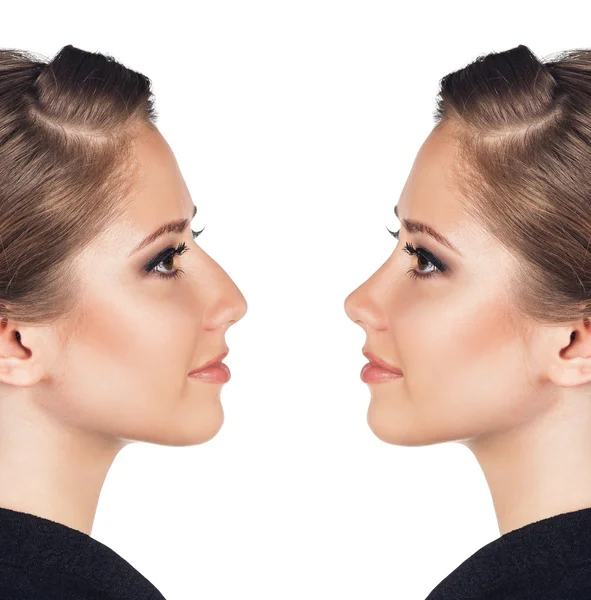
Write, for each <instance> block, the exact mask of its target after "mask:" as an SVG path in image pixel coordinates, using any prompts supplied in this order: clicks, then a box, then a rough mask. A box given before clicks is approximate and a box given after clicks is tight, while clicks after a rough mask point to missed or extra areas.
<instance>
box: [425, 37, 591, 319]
mask: <svg viewBox="0 0 591 600" xmlns="http://www.w3.org/2000/svg"><path fill="white" fill-rule="evenodd" d="M435 121H436V126H435V129H437V128H439V127H442V126H443V125H444V124H445V123H447V122H450V124H452V125H453V131H454V132H456V133H455V140H456V141H457V142H459V143H458V144H457V157H458V159H459V160H457V161H455V162H454V168H453V177H454V182H455V183H457V185H458V186H459V188H460V189H461V190H462V195H463V196H465V198H466V202H465V203H464V204H465V206H464V205H463V208H464V209H465V211H466V213H468V214H470V215H471V216H472V217H473V218H474V219H476V220H477V221H478V223H479V224H480V225H481V226H483V227H484V228H485V229H486V230H488V231H489V232H490V233H491V234H492V235H493V236H494V237H495V238H496V239H497V240H498V241H499V242H500V243H501V244H502V245H503V246H505V247H506V248H507V249H508V250H509V251H510V252H511V254H512V255H513V257H515V258H516V270H515V273H514V274H513V277H512V279H511V281H510V283H509V285H508V290H510V296H511V297H512V300H513V302H514V304H515V306H516V308H517V310H518V311H519V313H520V314H521V315H523V316H524V317H526V318H529V319H532V320H533V321H538V322H542V323H556V324H565V323H568V322H572V321H577V320H580V319H582V318H584V317H585V316H586V315H590V314H591V256H589V251H590V249H591V177H590V174H591V51H590V50H570V51H565V52H562V53H559V54H558V55H557V56H556V57H555V59H554V60H550V61H545V62H541V61H540V60H538V58H536V56H535V55H534V54H533V53H532V52H531V51H530V50H529V48H528V47H527V46H523V45H519V46H517V47H515V48H512V49H510V50H506V51H504V52H499V53H495V52H493V53H490V54H487V55H485V56H480V57H478V58H477V59H476V60H474V61H473V62H472V63H470V64H468V65H467V66H465V67H464V68H462V69H461V70H458V71H455V72H452V73H449V74H448V75H446V76H445V77H443V78H442V79H441V80H440V90H439V94H438V98H437V108H436V110H435ZM586 267H587V268H586ZM587 288H589V292H590V293H589V294H587V292H586V290H587Z"/></svg>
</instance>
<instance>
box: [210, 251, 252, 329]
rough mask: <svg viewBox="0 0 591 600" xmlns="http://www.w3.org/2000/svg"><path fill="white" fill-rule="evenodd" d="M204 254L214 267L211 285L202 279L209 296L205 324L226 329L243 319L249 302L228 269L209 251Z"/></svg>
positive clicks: (212, 327)
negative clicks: (210, 255)
mask: <svg viewBox="0 0 591 600" xmlns="http://www.w3.org/2000/svg"><path fill="white" fill-rule="evenodd" d="M203 254H204V256H205V257H206V259H207V260H208V261H209V263H210V265H211V267H212V269H211V279H210V281H209V282H208V284H209V285H206V284H204V282H203V281H201V286H200V288H201V290H202V293H203V294H204V295H205V296H206V297H207V300H206V306H207V307H208V308H207V309H206V313H205V314H204V315H203V326H204V327H205V328H206V329H210V330H216V329H219V328H223V329H224V330H225V329H227V328H228V327H230V326H231V325H233V324H234V323H237V322H238V321H240V319H242V317H243V316H244V315H245V314H246V311H247V310H248V304H247V302H246V298H245V297H244V294H243V293H242V292H241V291H240V289H239V288H238V286H237V285H236V284H235V283H234V281H233V280H232V278H231V277H230V276H229V275H228V274H227V273H226V271H224V269H223V268H222V267H221V266H220V265H219V264H218V263H217V262H216V261H214V260H213V259H211V257H209V256H208V255H207V253H205V252H203Z"/></svg>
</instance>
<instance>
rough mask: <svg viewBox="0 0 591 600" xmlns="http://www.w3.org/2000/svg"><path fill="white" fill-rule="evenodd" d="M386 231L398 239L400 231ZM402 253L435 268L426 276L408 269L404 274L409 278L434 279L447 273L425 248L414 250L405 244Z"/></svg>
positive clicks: (408, 244) (444, 267)
mask: <svg viewBox="0 0 591 600" xmlns="http://www.w3.org/2000/svg"><path fill="white" fill-rule="evenodd" d="M386 229H388V228H387V227H386ZM388 231H389V232H390V233H391V234H392V235H393V236H394V237H395V238H396V239H399V236H400V229H399V230H398V231H397V232H393V231H390V230H389V229H388ZM403 252H406V253H407V254H410V255H414V256H417V257H418V258H419V259H421V260H422V261H423V262H426V263H429V264H430V265H433V266H434V267H435V270H434V271H431V272H430V273H428V274H427V275H423V274H421V273H419V272H418V271H415V269H409V270H408V271H407V272H406V274H407V275H408V276H409V277H412V278H415V279H429V277H434V276H435V275H438V274H442V273H445V271H447V267H446V266H445V265H444V264H443V263H442V262H441V261H440V260H439V259H438V258H437V257H436V256H435V255H433V254H431V252H429V251H428V250H425V248H421V247H419V248H415V247H414V246H413V245H412V244H411V243H409V242H406V244H405V246H404V248H403Z"/></svg>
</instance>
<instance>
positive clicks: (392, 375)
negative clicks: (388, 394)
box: [361, 349, 403, 383]
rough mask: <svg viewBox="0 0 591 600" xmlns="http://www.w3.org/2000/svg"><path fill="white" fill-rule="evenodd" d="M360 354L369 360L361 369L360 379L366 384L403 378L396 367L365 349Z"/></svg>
mask: <svg viewBox="0 0 591 600" xmlns="http://www.w3.org/2000/svg"><path fill="white" fill-rule="evenodd" d="M362 353H363V355H364V356H365V357H366V358H367V359H368V360H369V362H368V363H367V364H366V365H364V366H363V368H362V369H361V379H362V380H363V381H365V382H366V383H377V382H380V381H386V380H390V379H396V378H397V377H402V376H403V373H402V371H401V370H400V369H399V368H398V367H395V366H394V365H391V364H390V363H388V362H386V361H385V360H382V359H381V358H379V357H377V356H376V355H375V354H372V353H371V352H368V351H367V350H365V349H363V350H362Z"/></svg>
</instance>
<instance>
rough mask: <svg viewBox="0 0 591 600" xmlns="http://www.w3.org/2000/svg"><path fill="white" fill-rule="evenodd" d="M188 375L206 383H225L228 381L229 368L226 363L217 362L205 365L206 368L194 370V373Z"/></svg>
mask: <svg viewBox="0 0 591 600" xmlns="http://www.w3.org/2000/svg"><path fill="white" fill-rule="evenodd" d="M189 377H193V378H194V379H199V380H201V381H204V382H206V383H227V382H228V381H230V369H228V365H225V364H224V363H218V364H216V365H211V366H209V367H207V369H202V370H201V371H195V373H191V374H190V375H189Z"/></svg>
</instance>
